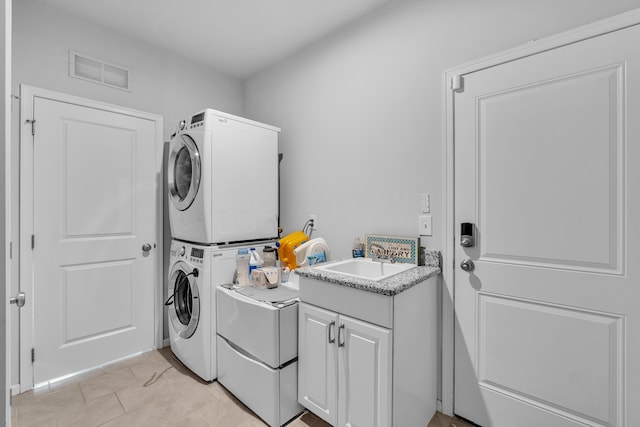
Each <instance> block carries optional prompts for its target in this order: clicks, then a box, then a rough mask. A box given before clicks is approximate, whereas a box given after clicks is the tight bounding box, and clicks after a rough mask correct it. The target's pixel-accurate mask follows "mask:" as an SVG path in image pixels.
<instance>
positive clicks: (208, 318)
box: [165, 240, 238, 381]
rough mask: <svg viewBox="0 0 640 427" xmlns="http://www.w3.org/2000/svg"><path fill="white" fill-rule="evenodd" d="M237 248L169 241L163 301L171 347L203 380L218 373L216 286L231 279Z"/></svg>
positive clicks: (209, 379) (214, 377)
mask: <svg viewBox="0 0 640 427" xmlns="http://www.w3.org/2000/svg"><path fill="white" fill-rule="evenodd" d="M237 251H238V250H237V248H228V249H220V248H218V247H216V246H203V245H195V244H190V243H185V242H180V241H177V240H174V241H172V242H171V252H170V263H169V281H168V286H167V300H166V301H165V306H167V309H168V318H169V339H170V341H171V350H172V351H173V353H174V354H175V355H176V356H177V357H178V359H180V361H181V362H182V363H184V364H185V366H187V367H188V368H189V369H191V370H192V371H193V372H194V373H196V374H197V375H198V376H199V377H201V378H202V379H204V380H206V381H212V380H214V379H216V377H217V359H216V340H215V336H216V316H215V312H214V310H215V307H216V301H215V298H216V292H215V289H216V286H217V285H221V284H225V283H231V282H232V281H233V275H234V272H235V269H236V261H235V256H236V254H237Z"/></svg>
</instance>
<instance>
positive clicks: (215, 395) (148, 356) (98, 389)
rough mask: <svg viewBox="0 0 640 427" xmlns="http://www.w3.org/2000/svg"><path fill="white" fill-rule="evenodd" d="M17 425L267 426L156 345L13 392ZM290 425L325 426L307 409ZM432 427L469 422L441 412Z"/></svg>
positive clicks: (463, 425)
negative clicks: (87, 370)
mask: <svg viewBox="0 0 640 427" xmlns="http://www.w3.org/2000/svg"><path fill="white" fill-rule="evenodd" d="M12 411H13V412H12V425H13V426H18V427H32V426H33V427H36V426H37V427H75V426H78V427H96V426H102V427H146V426H153V427H165V426H180V427H196V426H197V427H262V426H265V425H266V424H265V423H264V422H262V421H261V420H260V418H258V417H257V416H256V415H255V414H254V413H253V412H251V410H249V409H248V408H247V407H246V406H244V405H243V404H242V403H241V402H240V401H238V400H237V399H236V398H235V397H234V396H233V395H232V394H231V393H229V392H228V391H227V390H225V389H224V387H222V386H221V385H220V384H218V382H216V381H214V382H212V383H208V382H205V381H202V380H201V379H200V378H198V377H197V376H196V375H194V374H193V373H191V371H189V370H188V369H187V368H185V367H184V365H182V364H181V363H180V362H179V361H178V360H177V359H176V358H175V357H174V355H173V353H171V350H170V349H169V348H164V349H161V350H158V351H151V352H148V353H144V354H142V355H139V356H136V357H133V358H130V359H127V360H124V361H120V362H117V363H115V364H111V365H108V366H105V367H102V368H98V369H95V370H92V371H90V372H86V373H83V374H81V375H76V376H74V377H72V378H70V379H68V380H64V381H59V382H56V383H53V384H51V385H48V386H44V387H40V388H38V389H36V390H34V391H29V392H26V393H23V394H20V395H18V396H14V398H13V407H12ZM288 426H290V427H309V426H313V427H326V426H329V424H327V423H325V422H324V421H322V420H321V419H319V418H318V417H316V416H315V415H313V414H311V413H304V414H302V415H301V416H300V417H298V418H296V419H295V420H293V421H292V422H291V423H289V424H288ZM428 427H470V425H469V424H467V423H464V422H462V421H459V420H454V419H452V418H450V417H447V416H445V415H442V414H440V413H436V414H435V415H434V417H433V419H432V420H431V422H430V423H429V425H428Z"/></svg>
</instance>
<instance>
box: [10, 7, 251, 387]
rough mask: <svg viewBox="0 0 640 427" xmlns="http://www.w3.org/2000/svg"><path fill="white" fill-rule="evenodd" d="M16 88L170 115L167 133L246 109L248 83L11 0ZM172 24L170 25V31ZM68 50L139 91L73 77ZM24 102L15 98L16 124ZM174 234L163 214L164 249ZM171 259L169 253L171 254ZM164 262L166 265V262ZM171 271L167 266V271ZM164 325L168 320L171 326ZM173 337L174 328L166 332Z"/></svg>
mask: <svg viewBox="0 0 640 427" xmlns="http://www.w3.org/2000/svg"><path fill="white" fill-rule="evenodd" d="M13 4H14V8H13V93H14V94H18V93H19V84H22V83H24V84H28V85H32V86H37V87H41V88H45V89H51V90H56V91H60V92H65V93H68V94H72V95H78V96H83V97H86V98H91V99H95V100H100V101H104V102H108V103H112V104H117V105H121V106H125V107H130V108H134V109H137V110H143V111H148V112H152V113H158V114H161V115H163V116H164V140H165V141H168V140H169V131H170V129H171V128H172V127H174V126H175V125H176V123H177V122H178V121H179V120H181V119H183V118H186V116H187V115H189V114H191V113H193V112H196V111H197V110H199V109H202V108H206V107H212V108H216V109H219V110H222V111H226V112H228V113H231V114H238V115H243V113H244V110H243V97H242V90H243V88H242V82H241V81H240V80H239V79H238V78H235V77H233V76H229V75H226V74H223V73H220V72H218V71H216V70H212V69H211V68H209V67H207V66H204V65H201V64H198V63H195V62H193V61H190V60H186V59H184V58H182V57H180V56H178V55H176V54H173V53H170V52H168V51H165V50H162V49H159V48H156V47H154V46H151V45H148V44H145V43H142V42H138V41H135V40H132V39H130V38H128V37H126V36H123V35H121V34H116V33H114V32H112V31H110V30H109V29H106V28H101V27H97V26H95V25H93V24H88V23H86V22H83V21H82V20H80V19H78V18H76V17H74V16H71V15H69V14H66V13H62V12H60V11H58V10H57V9H54V8H51V7H49V6H47V5H46V4H44V3H37V2H35V1H33V0H17V1H14V2H13ZM171 30H172V29H169V28H168V29H167V31H171ZM69 50H75V51H79V52H81V53H84V54H87V55H90V56H93V57H97V58H100V59H102V60H105V61H108V62H112V63H116V64H119V65H123V66H126V67H131V68H133V78H134V81H133V92H126V91H122V90H118V89H112V88H108V87H104V86H100V85H98V84H95V83H91V82H86V81H83V80H78V79H73V78H70V77H69V67H68V54H69ZM18 111H19V105H18V102H17V101H14V103H13V112H14V116H15V117H14V120H13V129H14V130H17V129H19V127H18V117H17V115H18V114H17V113H18ZM17 137H18V135H17V134H16V132H15V131H14V138H13V139H14V141H13V160H12V163H13V165H14V170H13V173H14V179H13V182H14V192H13V217H14V218H15V219H16V220H15V221H14V229H13V236H12V240H13V242H14V244H13V253H14V258H13V272H14V280H13V282H12V287H13V289H12V292H13V293H17V290H18V277H17V276H18V275H17V272H18V265H19V264H18V263H19V260H18V257H17V256H16V255H15V254H18V253H19V247H18V242H19V234H18V231H19V230H18V223H17V219H18V218H19V211H18V207H19V206H18V187H17V185H18V184H17V183H18V165H19V157H18V156H19V150H18V139H17ZM169 236H170V233H169V227H168V222H167V219H166V218H165V249H166V251H165V252H168V247H169V242H170V237H169ZM165 258H166V259H167V260H168V257H166V255H165ZM166 264H167V262H165V269H166ZM165 276H166V273H165ZM12 328H13V342H12V350H13V351H12V362H13V363H12V381H13V384H17V383H18V381H19V380H18V377H19V369H18V350H19V348H18V318H17V310H14V317H13V318H12ZM165 332H166V325H165ZM165 335H166V336H168V333H165Z"/></svg>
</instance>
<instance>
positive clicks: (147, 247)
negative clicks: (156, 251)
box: [142, 243, 151, 252]
mask: <svg viewBox="0 0 640 427" xmlns="http://www.w3.org/2000/svg"><path fill="white" fill-rule="evenodd" d="M150 250H151V243H145V244H144V245H142V251H143V252H149V251H150Z"/></svg>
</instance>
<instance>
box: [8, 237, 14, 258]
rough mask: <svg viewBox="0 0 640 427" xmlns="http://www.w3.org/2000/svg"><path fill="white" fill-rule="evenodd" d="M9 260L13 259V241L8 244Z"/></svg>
mask: <svg viewBox="0 0 640 427" xmlns="http://www.w3.org/2000/svg"><path fill="white" fill-rule="evenodd" d="M9 259H13V241H11V242H9Z"/></svg>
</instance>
